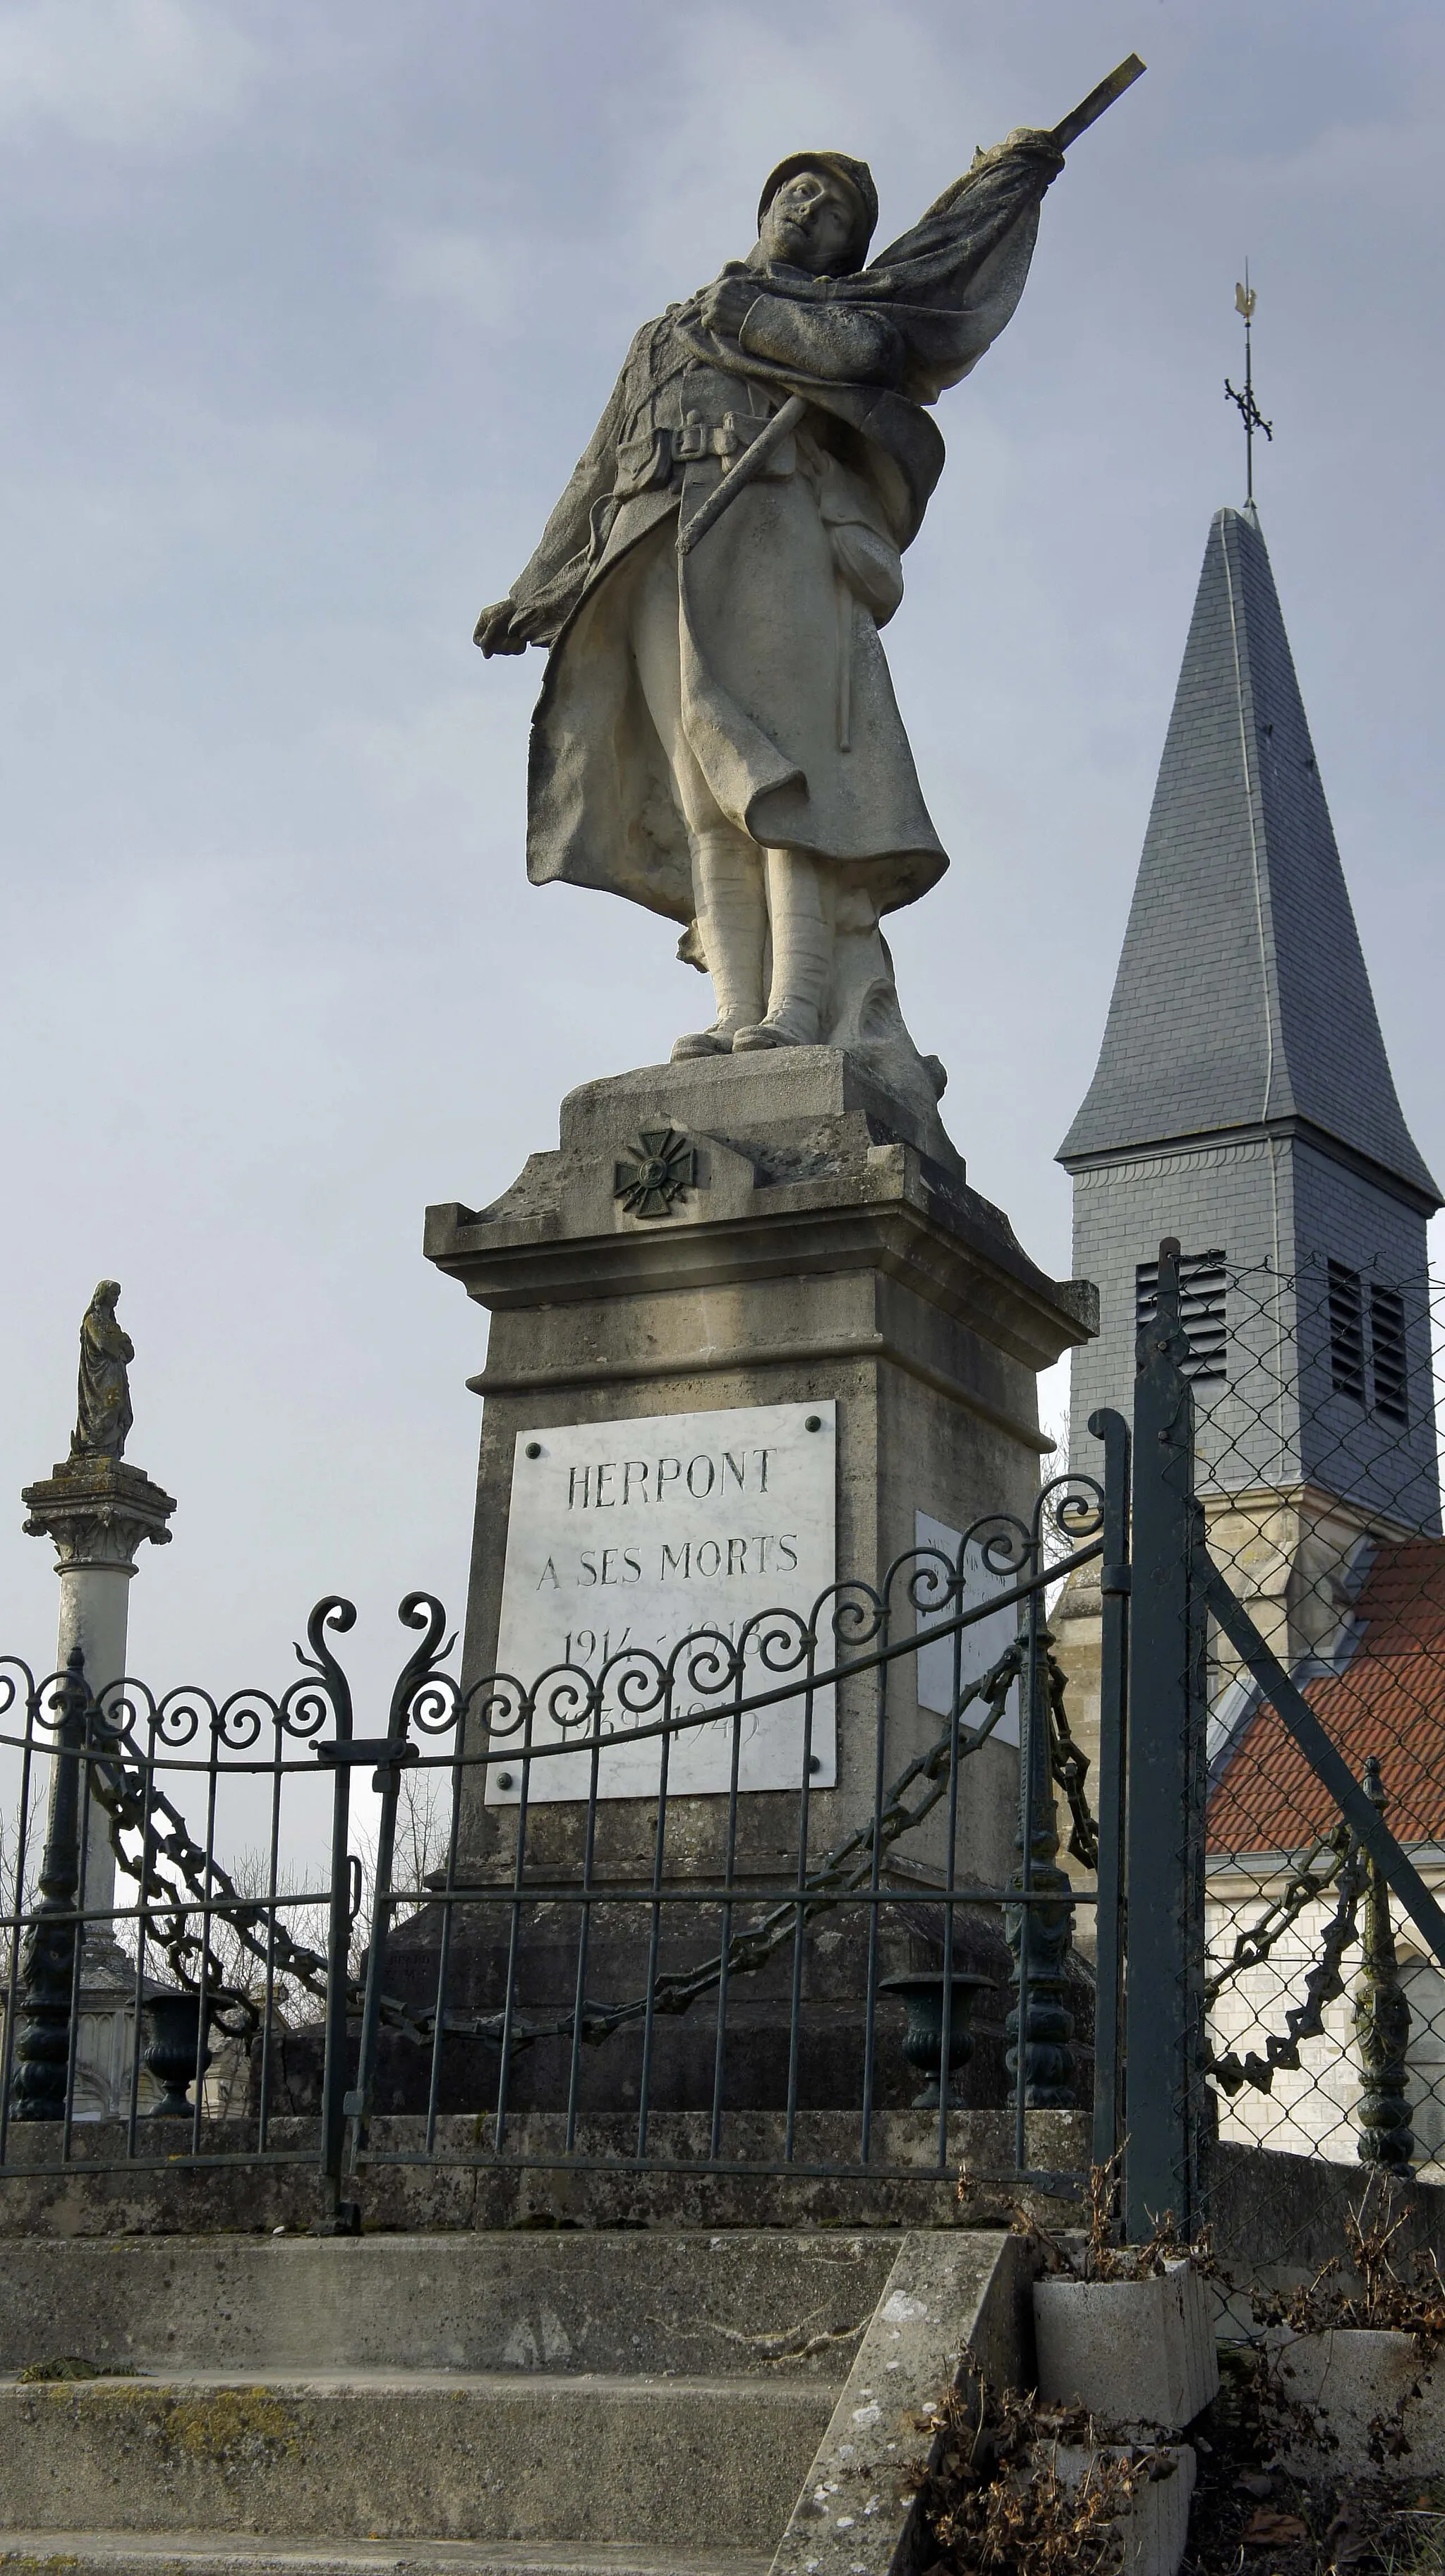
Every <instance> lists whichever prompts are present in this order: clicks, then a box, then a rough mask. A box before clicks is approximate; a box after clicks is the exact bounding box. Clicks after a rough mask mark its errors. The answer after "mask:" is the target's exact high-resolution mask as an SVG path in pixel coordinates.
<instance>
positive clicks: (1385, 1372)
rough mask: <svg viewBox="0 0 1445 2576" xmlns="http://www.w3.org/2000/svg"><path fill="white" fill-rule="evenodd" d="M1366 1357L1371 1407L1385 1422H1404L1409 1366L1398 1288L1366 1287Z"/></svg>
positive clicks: (1406, 1406) (1403, 1316)
mask: <svg viewBox="0 0 1445 2576" xmlns="http://www.w3.org/2000/svg"><path fill="white" fill-rule="evenodd" d="M1370 1358H1371V1361H1372V1362H1373V1364H1374V1372H1375V1411H1376V1412H1377V1413H1379V1414H1383V1416H1384V1418H1385V1420H1386V1421H1387V1422H1400V1423H1406V1424H1408V1422H1409V1419H1410V1387H1409V1369H1408V1362H1407V1359H1406V1352H1405V1300H1404V1298H1403V1297H1402V1296H1401V1294H1400V1291H1399V1289H1398V1288H1378V1287H1375V1286H1374V1285H1372V1286H1371V1289H1370Z"/></svg>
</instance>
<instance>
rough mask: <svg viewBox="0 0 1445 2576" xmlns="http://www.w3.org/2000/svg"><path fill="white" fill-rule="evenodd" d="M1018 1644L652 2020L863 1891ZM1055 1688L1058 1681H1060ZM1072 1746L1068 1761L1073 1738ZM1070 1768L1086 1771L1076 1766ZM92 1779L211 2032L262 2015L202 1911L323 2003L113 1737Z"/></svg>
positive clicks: (563, 2026)
mask: <svg viewBox="0 0 1445 2576" xmlns="http://www.w3.org/2000/svg"><path fill="white" fill-rule="evenodd" d="M1023 1642H1024V1641H1023V1640H1022V1639H1021V1638H1020V1639H1019V1640H1017V1641H1016V1642H1015V1643H1014V1644H1013V1645H1012V1646H1010V1647H1009V1648H1008V1649H1007V1650H1006V1652H1005V1653H1004V1654H1003V1655H1002V1656H1000V1658H999V1660H998V1662H997V1663H996V1664H994V1665H993V1666H992V1667H991V1669H990V1670H989V1671H988V1672H987V1673H985V1674H984V1675H983V1676H982V1677H981V1678H980V1680H978V1681H977V1682H973V1683H970V1684H969V1685H968V1687H967V1688H966V1689H965V1690H963V1691H962V1692H961V1693H960V1695H959V1699H958V1703H957V1707H956V1709H955V1712H954V1715H953V1717H952V1718H951V1719H950V1722H949V1724H948V1726H947V1727H946V1728H945V1729H944V1730H943V1732H942V1734H941V1735H940V1736H939V1737H938V1738H937V1740H936V1741H935V1742H934V1743H933V1744H932V1745H931V1746H930V1747H929V1748H928V1750H927V1752H926V1753H922V1754H919V1755H918V1756H917V1757H916V1758H915V1759H914V1760H913V1761H912V1762H910V1763H909V1764H908V1766H907V1767H906V1769H905V1770H904V1771H902V1772H901V1773H900V1775H899V1777H898V1778H897V1780H895V1781H894V1783H893V1785H892V1787H891V1788H890V1789H889V1791H888V1793H887V1795H886V1797H885V1800H884V1804H883V1807H882V1810H881V1812H880V1814H879V1816H878V1818H877V1820H876V1828H875V1825H874V1823H872V1822H870V1823H869V1824H868V1825H865V1826H860V1827H859V1828H858V1829H857V1830H856V1832H854V1833H852V1834H850V1835H849V1836H848V1838H847V1840H846V1841H845V1842H843V1843H840V1844H839V1845H838V1846H837V1848H836V1849H835V1850H833V1851H831V1852H828V1853H827V1854H825V1856H824V1858H823V1860H822V1861H821V1862H820V1864H819V1866H818V1868H817V1869H816V1870H814V1871H811V1872H810V1873H809V1874H808V1876H807V1878H806V1879H805V1880H804V1882H803V1892H802V1894H801V1895H800V1896H796V1897H788V1898H787V1899H785V1900H784V1901H783V1902H782V1903H781V1904H780V1905H778V1906H777V1907H775V1908H774V1909H773V1911H772V1912H771V1913H770V1914H768V1915H765V1916H764V1918H763V1921H762V1922H761V1923H760V1924H758V1925H756V1926H754V1927H753V1928H752V1929H751V1930H750V1931H748V1932H744V1933H739V1934H738V1935H737V1936H736V1937H735V1938H734V1939H733V1940H732V1941H731V1942H730V1943H729V1945H728V1950H727V1954H726V1957H725V1958H724V1957H723V1956H721V1955H720V1956H719V1957H718V1958H716V1959H713V1960H709V1961H707V1962H705V1963H704V1964H703V1965H702V1966H700V1967H698V1968H696V1969H694V1970H692V1971H690V1972H689V1973H688V1974H686V1975H683V1974H680V1973H679V1974H677V1975H673V1976H665V1977H659V1978H658V1979H657V1980H656V1981H655V1983H654V1986H653V1990H652V2001H653V2009H654V2010H656V2011H661V2012H671V2013H681V2012H686V2011H687V2009H688V2007H689V2006H690V2005H691V2004H692V2003H693V2002H695V2001H696V2000H697V1998H698V1997H699V1996H700V1995H703V1994H706V1993H708V1992H709V1991H710V1990H711V1989H712V1987H714V1986H716V1985H717V1984H718V1983H719V1982H720V1980H721V1978H722V1975H723V1973H724V1970H725V1969H726V1971H727V1973H728V1974H729V1975H733V1974H739V1975H746V1974H748V1973H750V1972H752V1971H755V1970H756V1969H759V1968H762V1967H764V1966H766V1964H767V1962H768V1960H769V1959H770V1958H771V1957H772V1956H773V1955H774V1953H775V1952H776V1951H777V1950H779V1949H780V1948H781V1947H782V1946H783V1944H784V1943H785V1942H786V1941H787V1940H788V1939H789V1938H790V1937H791V1936H792V1934H793V1932H794V1930H795V1928H796V1927H797V1926H798V1924H799V1923H800V1922H805V1921H807V1920H808V1919H809V1918H810V1917H811V1916H812V1915H813V1914H816V1913H819V1912H822V1911H825V1910H827V1909H828V1908H829V1907H831V1906H832V1905H833V1904H834V1903H835V1902H836V1899H837V1897H838V1896H839V1895H840V1894H846V1893H847V1892H848V1891H849V1890H850V1889H852V1888H856V1887H858V1886H860V1885H861V1884H862V1882H863V1881H864V1880H865V1879H866V1878H867V1877H868V1876H869V1874H870V1872H871V1869H872V1852H873V1843H874V1836H875V1830H876V1834H877V1839H878V1841H879V1843H880V1845H881V1846H882V1847H883V1848H885V1849H886V1848H889V1847H891V1845H892V1844H893V1843H895V1842H897V1841H898V1840H899V1838H900V1837H901V1836H902V1835H903V1834H905V1833H911V1832H912V1831H914V1829H915V1828H916V1827H917V1826H918V1825H920V1824H921V1823H922V1822H923V1820H924V1818H925V1817H926V1816H928V1815H929V1814H931V1812H932V1810H933V1809H934V1807H936V1806H937V1804H938V1802H939V1800H940V1798H942V1797H943V1796H944V1795H945V1793H946V1790H947V1785H948V1770H949V1752H950V1747H951V1745H952V1743H953V1741H954V1738H955V1730H956V1729H957V1727H958V1725H959V1721H960V1720H961V1719H962V1716H963V1712H964V1710H965V1709H966V1708H968V1707H969V1706H970V1705H971V1704H972V1703H973V1702H975V1701H978V1700H982V1701H984V1702H985V1703H986V1704H987V1709H988V1715H987V1717H986V1718H985V1720H984V1722H983V1723H982V1724H981V1725H980V1726H978V1727H977V1728H975V1729H973V1730H968V1731H965V1734H964V1735H963V1736H962V1737H960V1739H959V1746H958V1750H959V1758H960V1760H962V1759H963V1758H965V1757H966V1756H967V1755H968V1754H970V1753H975V1752H977V1751H978V1749H979V1747H980V1746H981V1745H982V1744H984V1743H985V1742H986V1741H987V1740H988V1738H989V1736H990V1735H991V1734H992V1733H993V1730H994V1728H995V1727H996V1726H997V1724H998V1722H999V1720H1000V1718H1001V1717H1002V1715H1003V1704H1004V1701H1005V1700H1006V1698H1007V1696H1008V1693H1009V1691H1010V1689H1011V1688H1012V1686H1013V1683H1014V1680H1015V1679H1016V1677H1017V1675H1018V1672H1019V1670H1020V1667H1021V1662H1022V1655H1023ZM1059 1680H1060V1682H1062V1675H1060V1676H1059ZM1065 1733H1066V1734H1067V1729H1065ZM1070 1747H1071V1750H1072V1751H1075V1752H1076V1750H1077V1748H1074V1747H1072V1740H1071V1739H1070ZM1078 1758H1079V1760H1080V1761H1082V1760H1083V1757H1082V1756H1079V1757H1078ZM1085 1767H1087V1766H1085ZM91 1773H92V1795H93V1796H94V1797H95V1798H96V1800H97V1802H98V1804H99V1805H100V1806H101V1807H103V1808H104V1810H105V1811H106V1814H107V1815H108V1817H109V1819H110V1824H109V1839H110V1846H111V1849H112V1851H113V1852H114V1854H115V1857H116V1862H117V1865H118V1866H119V1867H120V1868H121V1869H123V1870H124V1871H125V1873H126V1875H127V1876H128V1877H129V1878H132V1879H134V1880H135V1881H136V1883H137V1885H138V1887H139V1889H140V1892H141V1899H142V1903H143V1904H146V1905H149V1906H150V1907H151V1908H152V1909H154V1918H155V1919H154V1928H153V1933H152V1937H153V1938H154V1939H155V1940H156V1942H157V1944H158V1946H159V1947H160V1948H161V1949H162V1950H163V1951H164V1952H165V1956H166V1959H167V1961H168V1963H169V1965H170V1968H171V1970H172V1973H173V1974H174V1975H175V1976H176V1977H177V1978H178V1979H179V1980H180V1982H181V1984H182V1985H183V1986H185V1987H186V1988H188V1989H189V1990H190V1991H191V1992H193V1993H198V1992H200V1991H201V1988H202V1986H203V1985H204V1988H205V1992H206V1994H207V1995H208V1997H214V1998H215V1999H216V2001H217V2003H218V2004H219V2005H220V2006H221V2007H222V2008H223V2010H227V2011H230V2012H232V2013H234V2014H235V2015H236V2016H237V2018H236V2019H235V2020H234V2021H227V2020H225V2019H223V2018H222V2013H221V2012H220V2011H218V2013H217V2024H218V2027H219V2028H221V2029H222V2030H225V2031H228V2032H229V2033H230V2034H231V2035H232V2036H237V2037H243V2038H249V2037H250V2036H251V2035H252V2034H253V2033H254V2032H255V2031H256V2029H257V2028H258V2027H259V2024H260V2013H259V2011H258V2009H257V2006H256V2004H255V2002H254V2001H253V1999H252V1998H251V1997H250V1996H248V1995H246V1994H245V1993H244V1992H242V1991H241V1990H240V1989H239V1988H238V1987H236V1986H235V1985H234V1984H233V1983H232V1982H230V1981H229V1980H228V1979H227V1977H226V1975H225V1972H224V1970H223V1968H222V1965H221V1962H220V1961H219V1959H218V1958H217V1957H216V1954H215V1951H214V1950H213V1949H212V1948H211V1946H210V1943H209V1940H208V1939H206V1938H205V1937H203V1936H201V1935H198V1934H196V1933H192V1932H190V1931H188V1929H187V1922H188V1918H189V1916H190V1915H191V1914H193V1913H196V1912H198V1911H199V1912H201V1914H202V1918H203V1920H204V1919H205V1914H206V1911H207V1910H209V1912H210V1913H211V1914H216V1913H219V1914H221V1915H222V1916H223V1918H224V1920H225V1921H226V1922H227V1924H229V1925H230V1927H231V1929H232V1931H233V1933H234V1935H235V1938H236V1939H237V1941H238V1942H239V1943H240V1945H241V1947H242V1948H243V1949H244V1950H246V1951H248V1952H249V1953H250V1955H251V1957H252V1958H254V1959H255V1960H256V1961H257V1963H258V1964H259V1965H260V1966H262V1967H263V1968H265V1969H267V1971H268V1973H269V1974H270V1975H271V1977H272V1978H273V1979H274V1978H275V1977H276V1976H277V1975H281V1976H285V1977H288V1978H289V1979H290V1980H291V1982H292V1984H293V1985H296V1986H298V1987H300V1988H301V1989H302V1991H303V1992H305V1993H307V1994H309V1995H310V1996H311V1997H312V1999H313V2001H315V2002H317V2003H324V2002H325V1999H326V1960H325V1958H324V1957H323V1956H322V1955H321V1954H320V1953H319V1952H317V1951H315V1950H311V1949H308V1948H306V1947H305V1946H303V1945H302V1944H301V1943H299V1942H297V1941H295V1940H293V1939H292V1937H291V1935H290V1933H289V1932H288V1931H287V1930H286V1928H285V1926H284V1924H282V1923H281V1922H280V1921H279V1920H278V1919H277V1918H276V1915H275V1912H274V1909H273V1908H272V1907H270V1906H268V1905H265V1904H259V1903H257V1902H256V1901H255V1900H254V1899H249V1898H246V1897H244V1896H242V1894H241V1893H240V1890H239V1889H238V1888H237V1887H236V1885H235V1882H234V1880H233V1879H232V1878H231V1877H230V1875H229V1873H228V1872H227V1870H226V1869H225V1868H224V1867H223V1865H222V1864H221V1862H219V1861H218V1860H216V1858H215V1857H214V1855H213V1854H210V1853H207V1852H206V1851H204V1850H203V1849H202V1847H201V1845H200V1844H198V1843H197V1842H196V1841H195V1840H194V1839H193V1838H192V1836H191V1834H190V1831H189V1829H188V1827H187V1825H186V1821H185V1818H184V1817H183V1816H182V1815H181V1814H180V1812H179V1810H178V1809H177V1808H176V1807H175V1806H173V1805H172V1803H171V1801H170V1799H169V1798H167V1797H166V1796H165V1794H164V1792H163V1791H161V1790H159V1789H157V1787H156V1785H155V1783H154V1781H153V1780H152V1781H151V1782H150V1784H149V1792H148V1794H147V1785H146V1777H145V1771H144V1768H143V1766H141V1765H139V1764H137V1765H136V1766H135V1767H134V1769H131V1767H130V1766H128V1765H127V1764H126V1763H124V1762H123V1760H122V1759H121V1757H120V1752H119V1747H118V1746H117V1745H115V1742H114V1738H112V1749H110V1750H108V1751H107V1752H106V1753H104V1754H101V1755H99V1756H97V1757H96V1758H95V1759H93V1761H92V1765H91ZM921 1778H922V1779H926V1780H927V1781H928V1783H929V1788H928V1791H927V1793H926V1795H925V1796H924V1797H923V1798H921V1799H920V1800H919V1801H918V1802H917V1804H916V1805H915V1806H913V1807H911V1808H910V1807H908V1806H906V1805H905V1804H904V1803H903V1802H904V1798H905V1795H906V1792H907V1791H908V1790H909V1789H910V1788H911V1787H912V1786H913V1784H914V1783H915V1782H916V1781H917V1780H919V1779H921ZM157 1817H162V1818H164V1820H165V1823H166V1825H167V1826H168V1828H169V1831H168V1832H167V1833H166V1834H164V1835H155V1834H154V1833H152V1835H151V1837H150V1852H151V1860H150V1866H149V1869H147V1866H146V1863H145V1860H144V1857H142V1858H141V1859H133V1858H132V1857H131V1855H130V1854H129V1853H128V1852H127V1851H126V1849H125V1848H124V1845H123V1843H122V1841H121V1836H122V1835H123V1834H124V1833H127V1832H129V1833H132V1834H138V1835H139V1836H140V1837H141V1850H142V1855H144V1853H145V1850H146V1844H147V1819H148V1818H149V1819H150V1821H151V1824H152V1825H153V1824H154V1820H155V1819H156V1818H157ZM158 1855H163V1856H164V1858H165V1859H166V1861H168V1862H169V1863H171V1864H172V1866H173V1868H174V1869H175V1871H176V1872H177V1873H178V1875H179V1877H180V1879H181V1880H182V1881H183V1882H184V1884H183V1886H177V1885H176V1884H175V1883H174V1882H173V1881H172V1880H171V1879H168V1878H167V1877H166V1876H165V1875H164V1874H163V1873H162V1871H161V1870H160V1869H159V1867H158V1866H157V1856H158ZM850 1863H851V1867H850ZM346 1985H347V1998H348V2004H349V2006H350V2008H351V2009H352V2010H353V2011H355V2012H360V2010H361V2009H362V2005H363V2002H364V1988H363V1987H362V1986H361V1984H360V1983H359V1982H358V1981H357V1980H356V1979H355V1978H351V1977H348V1979H347V1981H346ZM647 2009H648V1998H647V1997H646V1996H645V1995H644V1996H640V1997H636V1998H634V1999H633V2000H632V2001H631V2002H629V2003H627V2004H619V2005H615V2006H612V2007H610V2008H608V2009H605V2010H602V2011H599V2010H598V2009H597V2008H596V2007H591V2008H585V2009H584V2012H583V2017H582V2036H583V2038H584V2039H586V2040H588V2041H591V2042H594V2043H597V2042H600V2041H602V2040H604V2039H606V2038H609V2037H610V2036H611V2034H612V2032H613V2031H614V2030H618V2029H621V2028H623V2027H624V2026H625V2025H626V2024H628V2023H630V2022H634V2021H636V2020H638V2019H639V2018H641V2017H642V2016H644V2015H645V2014H646V2012H647ZM381 2013H382V2019H383V2021H384V2022H385V2023H386V2025H387V2026H388V2027H389V2028H390V2029H393V2030H395V2031H397V2032H398V2033H399V2034H401V2035H402V2036H404V2037H406V2038H408V2039H412V2040H415V2041H417V2042H419V2043H422V2044H427V2043H429V2042H430V2040H431V2039H432V2038H433V2036H434V2034H435V2028H436V2015H435V2013H427V2012H421V2013H416V2012H412V2011H409V2010H408V2009H407V2007H406V2006H405V2005H403V2004H401V2003H399V2002H398V2001H397V2000H396V1999H395V1997H393V1996H390V1995H384V1996H383V1997H382V1999H381ZM573 2020H574V2015H573V2014H571V2013H568V2014H565V2015H563V2016H561V2017H559V2018H558V2019H557V2020H555V2021H552V2022H548V2023H536V2024H532V2023H529V2024H526V2025H524V2026H522V2027H520V2028H519V2027H518V2026H517V2025H516V2024H515V2023H514V2024H513V2026H512V2029H511V2031H510V2033H509V2034H508V2037H509V2044H510V2045H511V2046H512V2047H517V2048H520V2047H524V2046H528V2045H530V2044H531V2042H532V2041H533V2040H537V2039H546V2038H554V2037H559V2036H566V2035H568V2034H570V2032H571V2030H572V2026H573ZM504 2023H505V2016H504V2015H501V2014H496V2015H490V2016H488V2017H486V2018H484V2019H475V2020H474V2019H469V2018H463V2017H462V2016H459V2015H456V2014H451V2013H446V2014H444V2015H443V2028H444V2030H445V2031H446V2033H447V2034H448V2036H455V2037H458V2038H474V2039H495V2040H498V2041H500V2039H501V2037H502V2032H503V2027H504Z"/></svg>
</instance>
